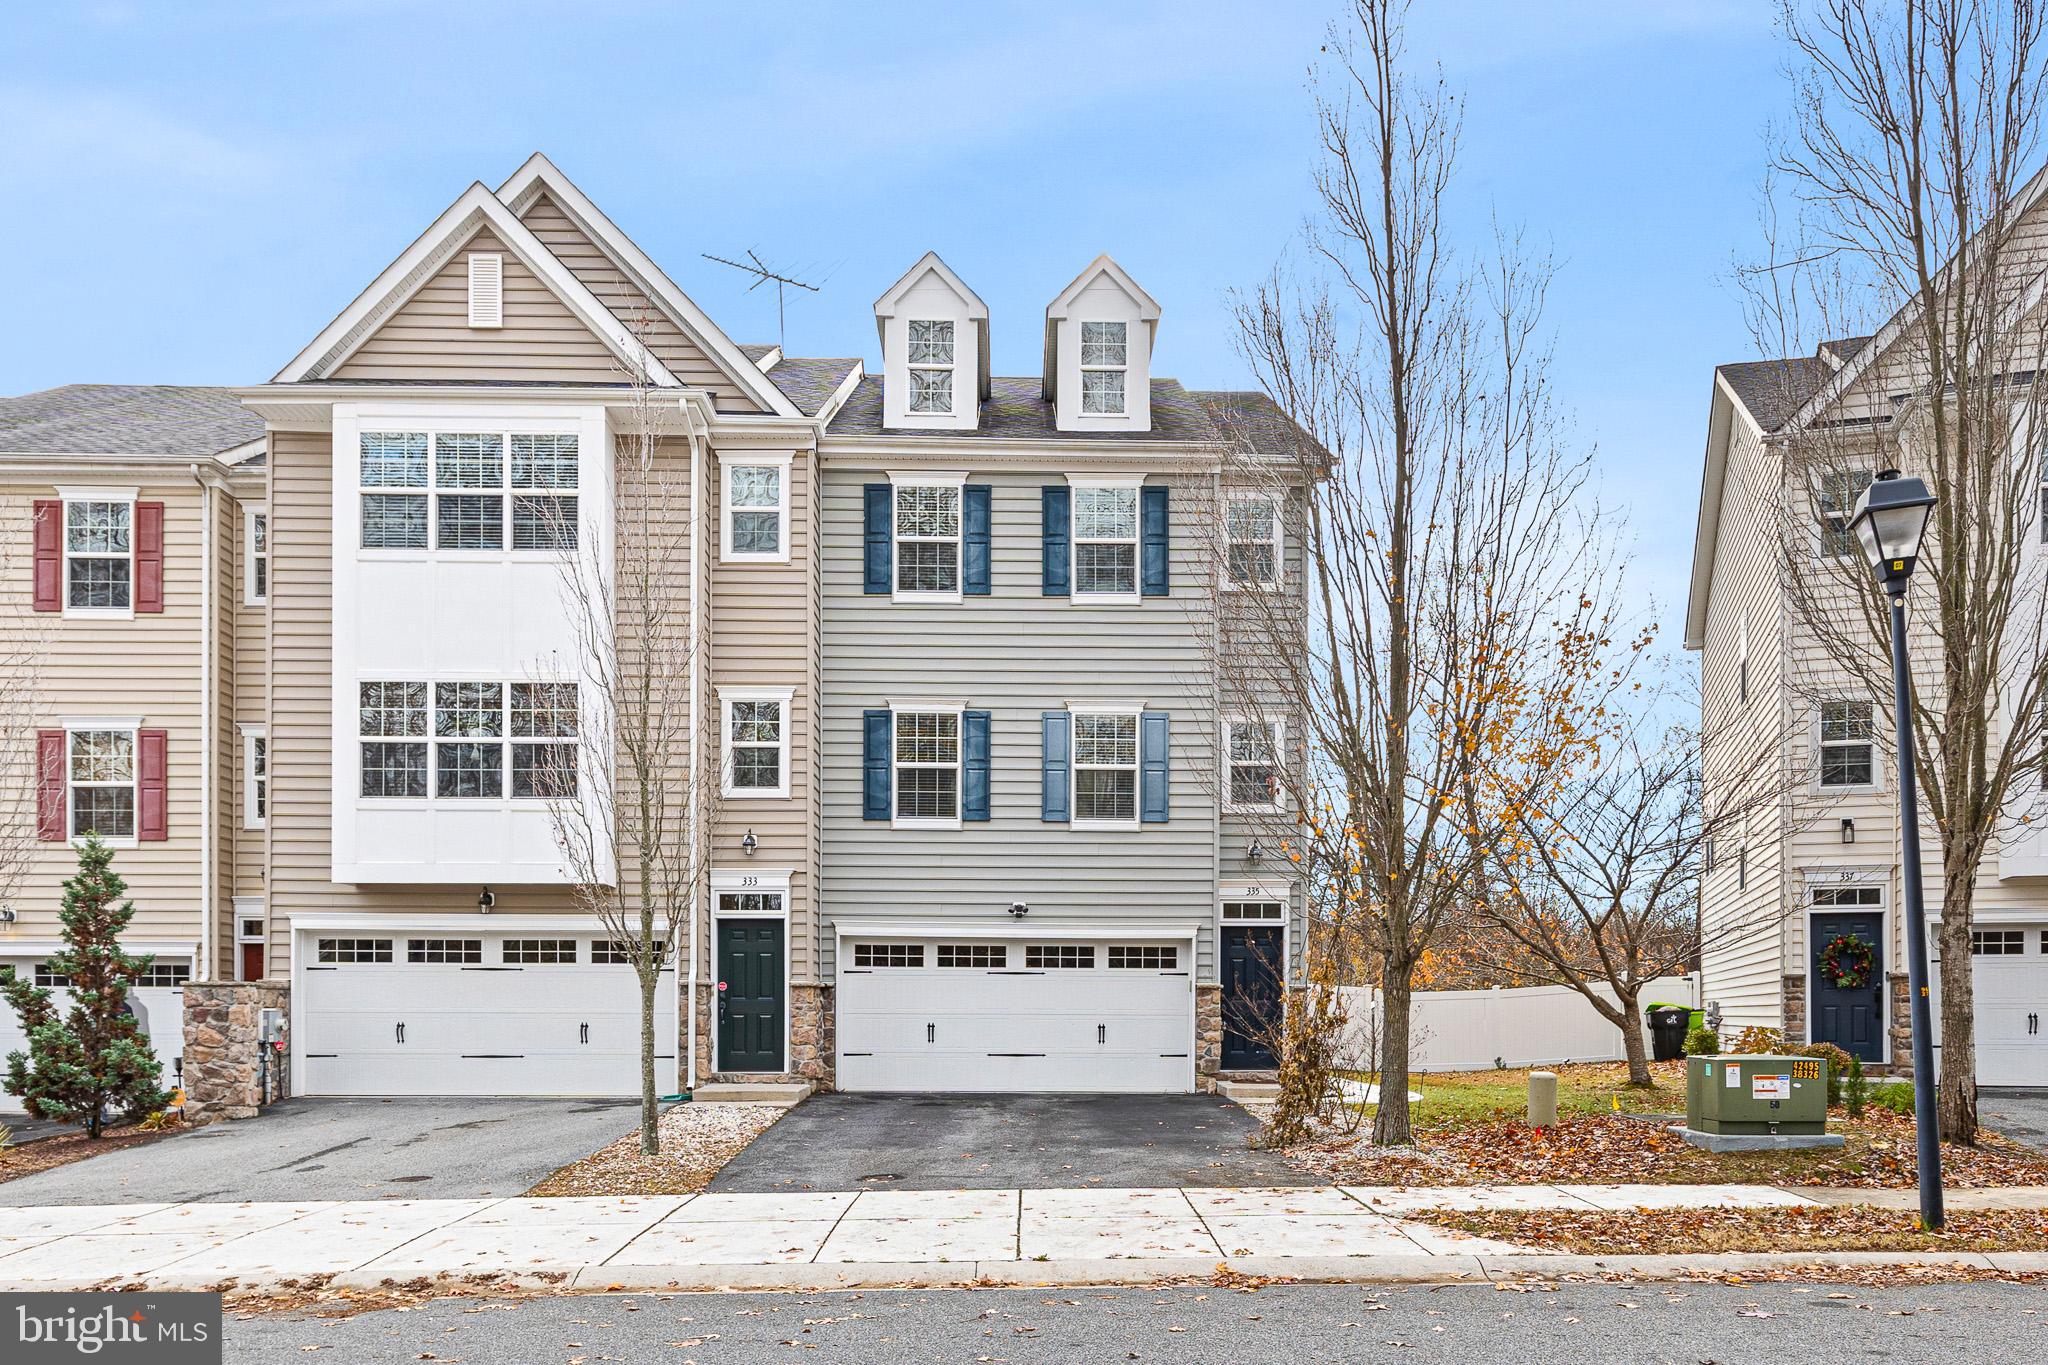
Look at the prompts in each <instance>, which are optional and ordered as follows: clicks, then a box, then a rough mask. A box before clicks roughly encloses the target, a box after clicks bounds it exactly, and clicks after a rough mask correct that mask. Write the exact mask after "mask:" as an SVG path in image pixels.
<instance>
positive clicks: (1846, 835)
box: [1842, 820, 1856, 844]
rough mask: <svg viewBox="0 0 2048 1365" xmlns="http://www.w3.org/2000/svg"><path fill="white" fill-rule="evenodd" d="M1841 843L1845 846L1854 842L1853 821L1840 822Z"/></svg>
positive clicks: (1854, 828) (1854, 830) (1854, 829)
mask: <svg viewBox="0 0 2048 1365" xmlns="http://www.w3.org/2000/svg"><path fill="white" fill-rule="evenodd" d="M1842 842H1843V843H1845V844H1853V843H1855V842H1856V822H1855V821H1854V820H1844V821H1842Z"/></svg>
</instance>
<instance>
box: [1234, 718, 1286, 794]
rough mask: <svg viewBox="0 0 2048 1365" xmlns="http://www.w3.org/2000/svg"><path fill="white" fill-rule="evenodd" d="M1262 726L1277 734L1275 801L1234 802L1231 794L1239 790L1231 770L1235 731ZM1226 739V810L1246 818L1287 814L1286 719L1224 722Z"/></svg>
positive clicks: (1274, 766)
mask: <svg viewBox="0 0 2048 1365" xmlns="http://www.w3.org/2000/svg"><path fill="white" fill-rule="evenodd" d="M1260 725H1262V726H1265V727H1266V728H1267V729H1268V730H1270V731H1271V732H1272V735H1273V771H1274V776H1275V778H1276V779H1277V780H1276V781H1275V782H1274V784H1273V799H1272V800H1271V801H1268V802H1239V801H1233V800H1232V799H1231V793H1232V791H1233V790H1234V789H1235V786H1236V784H1235V782H1234V781H1233V779H1232V776H1231V771H1230V770H1231V768H1232V767H1234V766H1235V765H1234V764H1233V762H1232V760H1231V739H1232V732H1233V731H1235V730H1236V729H1237V728H1238V727H1239V726H1247V727H1249V726H1260ZM1222 739H1223V755H1222V757H1223V809H1224V810H1225V811H1234V812H1237V813H1240V814H1245V815H1274V814H1278V813H1279V812H1281V811H1284V810H1285V809H1286V808H1287V783H1286V780H1285V768H1284V765H1285V763H1286V755H1287V722H1286V721H1284V720H1265V719H1262V718H1260V717H1258V716H1244V715H1237V716H1230V717H1227V718H1226V719H1225V720H1224V722H1223V735H1222Z"/></svg>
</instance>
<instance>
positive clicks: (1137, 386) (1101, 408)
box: [1044, 256, 1159, 431]
mask: <svg viewBox="0 0 2048 1365" xmlns="http://www.w3.org/2000/svg"><path fill="white" fill-rule="evenodd" d="M1158 332H1159V305H1158V303H1157V302H1155V301H1154V300H1153V298H1152V296H1151V295H1150V294H1148V293H1146V292H1145V291H1144V290H1143V289H1141V288H1140V287H1139V286H1138V282H1137V281H1136V280H1133V279H1132V278H1131V277H1130V276H1129V275H1128V274H1126V273H1125V272H1124V269H1123V267H1122V266H1120V265H1118V264H1117V263H1116V262H1115V261H1113V260H1111V259H1110V258H1109V257H1108V256H1097V257H1096V258H1095V259H1094V260H1093V261H1092V262H1090V263H1089V266H1088V268H1087V269H1086V270H1083V271H1082V272H1081V273H1080V274H1079V275H1077V276H1075V277H1074V281H1073V283H1071V284H1069V285H1068V286H1067V287H1066V288H1065V289H1062V290H1061V291H1060V292H1059V295H1058V296H1057V297H1056V298H1054V299H1053V301H1052V302H1051V303H1049V304H1047V305H1046V308H1045V380H1044V383H1045V396H1046V397H1048V398H1050V399H1052V400H1053V408H1054V418H1055V422H1056V424H1057V426H1058V427H1059V429H1060V430H1061V431H1150V430H1151V429H1152V346H1153V342H1154V340H1155V339H1156V338H1157V336H1158Z"/></svg>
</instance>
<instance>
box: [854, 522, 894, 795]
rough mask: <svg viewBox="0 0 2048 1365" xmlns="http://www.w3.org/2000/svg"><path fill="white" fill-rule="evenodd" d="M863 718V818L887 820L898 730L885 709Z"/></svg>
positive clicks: (861, 715)
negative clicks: (893, 743)
mask: <svg viewBox="0 0 2048 1365" xmlns="http://www.w3.org/2000/svg"><path fill="white" fill-rule="evenodd" d="M886 486H887V485H884V487H886ZM860 718H861V772H860V818H861V819H863V820H886V819H888V818H889V744H890V740H891V738H892V737H893V735H894V733H895V725H894V718H893V717H892V716H891V715H890V713H889V712H888V711H887V710H886V709H884V710H880V711H863V712H861V713H860Z"/></svg>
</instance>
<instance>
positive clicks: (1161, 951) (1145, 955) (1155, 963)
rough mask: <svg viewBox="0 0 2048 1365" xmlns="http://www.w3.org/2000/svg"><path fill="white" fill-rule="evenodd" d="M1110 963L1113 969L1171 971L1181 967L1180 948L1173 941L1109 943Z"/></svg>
mask: <svg viewBox="0 0 2048 1365" xmlns="http://www.w3.org/2000/svg"><path fill="white" fill-rule="evenodd" d="M1109 965H1110V967H1111V968H1112V969H1115V968H1129V969H1132V970H1135V971H1147V972H1171V971H1178V970H1179V968H1180V949H1179V948H1177V947H1175V946H1174V945H1173V944H1171V943H1163V944H1162V943H1142V944H1122V943H1112V944H1110V945H1109Z"/></svg>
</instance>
